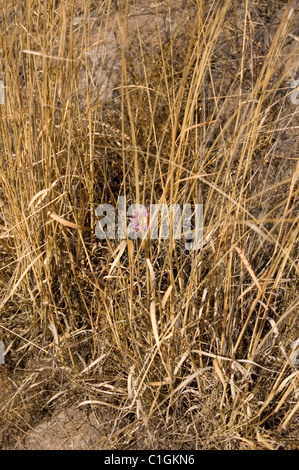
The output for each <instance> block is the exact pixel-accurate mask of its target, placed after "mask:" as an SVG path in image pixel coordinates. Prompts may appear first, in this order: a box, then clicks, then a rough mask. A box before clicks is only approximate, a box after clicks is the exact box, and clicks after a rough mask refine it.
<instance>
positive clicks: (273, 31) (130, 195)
mask: <svg viewBox="0 0 299 470" xmlns="http://www.w3.org/2000/svg"><path fill="white" fill-rule="evenodd" d="M3 3H4V6H3V8H2V10H1V13H0V15H1V16H0V22H1V34H0V51H1V62H0V79H1V81H2V82H3V84H4V90H5V100H4V102H3V104H0V116H1V120H0V136H1V137H0V152H1V153H0V156H1V157H0V191H1V193H0V194H1V208H0V216H1V218H0V224H1V231H0V249H1V267H0V289H1V311H0V340H2V341H3V343H4V345H5V350H6V355H5V364H4V365H0V368H1V369H0V374H1V375H0V385H1V393H2V395H1V397H2V399H1V405H0V406H1V415H0V441H1V446H2V448H6V449H8V448H12V449H14V448H19V447H22V445H24V444H22V443H24V438H25V436H26V434H27V433H28V432H29V431H30V429H31V428H32V427H33V426H34V425H36V424H38V423H40V422H41V421H43V420H45V419H47V418H49V417H50V416H51V415H52V414H53V413H54V412H55V411H56V410H63V409H64V408H66V407H68V406H70V405H75V406H77V405H80V406H81V408H84V409H85V410H86V412H87V413H90V412H91V411H92V412H93V413H95V414H96V415H98V416H102V418H101V419H103V420H104V421H105V422H106V424H107V429H108V430H107V429H106V431H105V433H104V434H103V439H102V440H101V442H99V446H101V447H102V448H107V449H133V448H135V449H136V448H137V449H146V448H152V449H178V448H180V449H277V448H285V449H294V448H298V431H297V430H298V370H297V369H298V364H297V362H298V361H297V359H296V347H298V346H296V340H298V338H299V327H298V311H299V297H298V284H299V276H298V275H299V264H298V246H299V243H298V240H299V238H298V230H299V228H298V209H299V198H298V189H299V188H298V175H299V162H298V158H299V155H298V146H297V147H296V139H297V142H298V110H299V108H298V105H297V106H296V105H295V104H294V100H292V99H291V94H292V93H293V92H294V89H293V88H292V87H291V82H292V80H294V79H296V68H298V63H299V52H298V31H296V25H297V23H298V8H297V6H296V2H295V3H294V2H292V1H290V2H288V1H274V0H271V1H268V2H263V1H260V2H253V1H251V0H246V1H244V2H242V5H241V4H240V2H236V1H233V0H226V1H218V0H215V1H205V2H204V1H202V0H192V1H191V2H187V3H188V5H187V6H186V5H185V2H179V1H178V2H175V1H174V2H168V3H169V5H170V6H169V12H170V13H169V12H168V13H167V14H168V15H170V16H169V17H168V21H166V20H165V21H162V20H161V21H160V19H161V18H162V13H161V12H160V11H159V8H162V7H159V5H158V3H159V2H157V5H156V7H155V8H154V9H153V7H152V6H151V7H148V8H151V9H152V10H151V13H153V12H154V16H153V17H154V18H156V20H157V21H156V26H155V27H154V28H155V29H154V32H153V31H151V36H150V38H149V37H148V35H146V31H147V27H149V26H147V23H144V22H143V23H142V18H141V17H140V18H139V16H138V11H137V10H136V9H135V7H134V4H135V2H130V1H129V0H123V1H119V2H115V1H112V0H104V1H102V2H93V1H86V2H79V1H78V2H77V1H75V0H72V1H71V0H69V1H68V0H67V1H56V0H55V1H54V0H53V1H52V0H51V1H48V2H44V1H35V0H31V1H30V2H23V3H22V2H15V1H13V0H11V1H10V0H6V1H5V2H3ZM26 3H27V4H26ZM136 3H138V2H136ZM147 3H148V2H146V4H147ZM160 3H161V2H160ZM160 3H159V4H160ZM162 3H163V2H162ZM165 3H167V2H165ZM176 3H177V4H178V5H176ZM137 6H138V5H137ZM136 8H137V7H136ZM176 8H178V9H179V15H178V16H176V15H177V13H176ZM167 10H168V7H167ZM277 12H279V13H280V14H278V13H277ZM163 14H164V13H163ZM165 14H166V13H165ZM134 15H135V16H134ZM178 17H180V18H181V19H182V25H183V26H181V27H180V22H179V19H178ZM131 18H137V20H138V21H140V27H139V28H138V27H134V31H133V26H132V24H131V23H129V27H128V22H129V21H132V20H131ZM186 18H188V22H187V23H188V25H187V26H186V22H185V23H184V19H186ZM138 21H137V23H138ZM111 25H113V28H114V29H113V33H111V31H112V26H111ZM165 25H168V26H167V31H166V33H167V34H166V33H165V31H164V29H163V28H166V26H165ZM115 38H116V39H115ZM113 41H115V43H114V42H113ZM114 44H116V45H117V52H115V54H116V56H115V57H116V59H115V60H116V61H117V63H116V64H114V65H113V67H112V65H109V64H111V60H112V57H113V51H114ZM103 45H104V46H105V47H104V48H103ZM105 48H106V49H105ZM109 48H110V49H109ZM117 54H118V55H117ZM109 67H110V68H109ZM105 91H106V93H105ZM122 195H125V196H126V198H127V201H128V203H130V204H131V203H141V204H144V205H146V206H148V205H149V204H151V203H152V204H162V203H164V204H168V205H170V204H180V205H182V204H187V203H190V204H192V205H193V206H194V204H196V203H202V204H203V208H204V217H203V225H204V228H203V246H202V249H201V250H197V251H186V250H185V247H184V243H183V241H182V242H181V241H178V240H174V239H173V237H172V236H171V237H170V240H167V241H166V240H157V241H151V240H136V241H132V240H129V239H127V240H124V241H120V240H117V239H116V240H99V239H97V237H96V236H95V226H96V223H97V221H98V220H97V217H96V216H95V209H96V207H97V205H98V204H100V203H110V204H112V205H113V206H114V207H117V198H118V196H122Z"/></svg>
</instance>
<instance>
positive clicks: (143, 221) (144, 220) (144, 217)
mask: <svg viewBox="0 0 299 470" xmlns="http://www.w3.org/2000/svg"><path fill="white" fill-rule="evenodd" d="M148 219H149V211H148V209H147V208H146V207H144V206H142V207H141V208H140V209H136V210H134V212H133V216H132V217H131V218H130V219H129V220H130V223H129V227H128V228H129V229H130V231H131V230H133V231H135V232H136V233H141V234H145V233H146V231H147V229H148Z"/></svg>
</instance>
